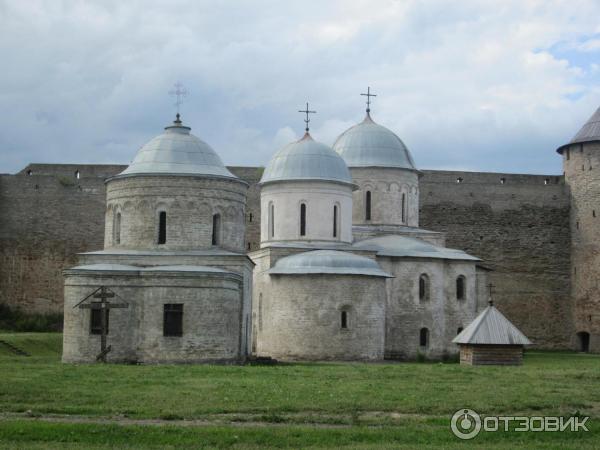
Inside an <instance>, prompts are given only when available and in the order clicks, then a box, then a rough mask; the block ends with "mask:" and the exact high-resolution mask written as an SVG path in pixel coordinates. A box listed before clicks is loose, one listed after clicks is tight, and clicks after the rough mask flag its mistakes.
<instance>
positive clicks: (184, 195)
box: [63, 114, 253, 363]
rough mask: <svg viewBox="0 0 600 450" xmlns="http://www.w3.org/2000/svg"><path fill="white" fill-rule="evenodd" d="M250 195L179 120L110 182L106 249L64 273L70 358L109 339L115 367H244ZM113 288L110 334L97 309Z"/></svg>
mask: <svg viewBox="0 0 600 450" xmlns="http://www.w3.org/2000/svg"><path fill="white" fill-rule="evenodd" d="M247 189H248V185H247V183H246V182H244V181H242V180H240V179H239V178H237V177H236V176H234V175H233V174H232V173H231V172H229V170H227V168H225V166H224V165H223V163H222V162H221V159H220V158H219V157H218V155H217V154H216V153H215V151H214V150H213V149H212V148H211V147H210V146H209V145H208V144H206V143H205V142H203V141H202V140H200V139H198V138H197V137H196V136H194V135H192V134H190V128H189V127H186V126H184V125H182V123H181V121H180V119H179V114H177V120H176V121H175V122H174V123H173V125H171V126H168V127H166V128H165V132H164V133H163V134H161V135H159V136H157V137H155V138H154V139H152V140H151V141H150V142H148V143H147V144H146V145H144V146H143V147H142V148H141V149H140V150H139V151H138V153H137V154H136V156H135V158H134V160H133V162H132V163H131V164H130V165H129V167H127V168H126V169H125V170H124V171H122V172H121V173H119V174H118V175H115V176H113V177H111V178H109V179H107V180H106V220H105V224H106V226H105V237H104V250H101V251H96V252H89V253H84V254H81V255H79V259H80V265H79V266H77V267H73V268H71V269H68V270H66V271H65V306H64V312H65V318H64V346H63V360H64V361H65V362H92V361H94V360H96V358H97V355H98V353H99V352H100V342H101V339H105V338H106V340H107V341H108V344H110V347H111V350H110V352H109V353H108V354H107V355H106V357H107V358H106V359H107V360H108V361H128V362H143V363H149V362H207V361H218V362H241V361H243V360H244V359H245V358H246V355H247V354H248V350H249V349H248V346H247V342H248V339H247V338H248V336H250V333H251V331H250V330H251V323H250V308H251V306H250V305H251V280H252V269H253V264H252V262H251V261H250V260H249V259H248V257H247V256H246V255H245V253H244V250H245V243H244V228H245V224H244V215H245V205H246V192H247ZM107 288H108V289H110V291H111V294H112V295H113V297H112V299H111V301H112V302H113V303H114V302H115V301H117V300H116V299H118V301H117V302H118V303H120V304H121V305H126V306H127V307H122V308H119V309H109V311H108V313H107V314H108V318H107V319H108V330H106V329H105V327H104V326H103V325H102V320H103V318H102V316H101V314H102V312H101V310H100V309H97V307H98V306H99V305H94V302H96V303H97V302H98V300H97V298H98V295H97V294H96V293H97V292H100V290H103V289H107ZM82 306H83V307H84V308H82ZM86 306H87V307H86ZM103 329H104V331H108V335H107V336H106V337H105V336H100V335H101V334H105V333H103Z"/></svg>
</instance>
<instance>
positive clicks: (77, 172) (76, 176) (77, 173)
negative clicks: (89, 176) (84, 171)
mask: <svg viewBox="0 0 600 450" xmlns="http://www.w3.org/2000/svg"><path fill="white" fill-rule="evenodd" d="M79 177H80V173H79V170H76V171H75V178H77V179H78V180H79Z"/></svg>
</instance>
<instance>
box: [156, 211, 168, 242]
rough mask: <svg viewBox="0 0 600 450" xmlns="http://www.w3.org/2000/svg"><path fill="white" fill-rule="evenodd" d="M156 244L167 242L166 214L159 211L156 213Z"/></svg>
mask: <svg viewBox="0 0 600 450" xmlns="http://www.w3.org/2000/svg"><path fill="white" fill-rule="evenodd" d="M157 242H158V244H165V243H166V242H167V213H166V212H165V211H161V212H160V213H158V241H157Z"/></svg>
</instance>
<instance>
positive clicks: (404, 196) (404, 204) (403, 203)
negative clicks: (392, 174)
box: [402, 192, 406, 223]
mask: <svg viewBox="0 0 600 450" xmlns="http://www.w3.org/2000/svg"><path fill="white" fill-rule="evenodd" d="M402 223H406V194H405V193H404V192H403V193H402Z"/></svg>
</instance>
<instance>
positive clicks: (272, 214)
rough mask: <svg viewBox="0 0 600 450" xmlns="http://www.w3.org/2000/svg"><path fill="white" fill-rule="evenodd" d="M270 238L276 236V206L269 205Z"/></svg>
mask: <svg viewBox="0 0 600 450" xmlns="http://www.w3.org/2000/svg"><path fill="white" fill-rule="evenodd" d="M269 236H270V237H274V236H275V205H274V204H273V203H271V204H269Z"/></svg>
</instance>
